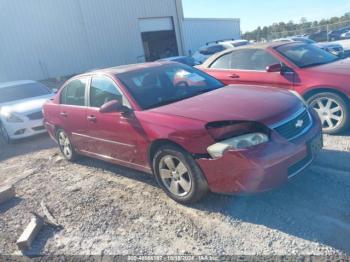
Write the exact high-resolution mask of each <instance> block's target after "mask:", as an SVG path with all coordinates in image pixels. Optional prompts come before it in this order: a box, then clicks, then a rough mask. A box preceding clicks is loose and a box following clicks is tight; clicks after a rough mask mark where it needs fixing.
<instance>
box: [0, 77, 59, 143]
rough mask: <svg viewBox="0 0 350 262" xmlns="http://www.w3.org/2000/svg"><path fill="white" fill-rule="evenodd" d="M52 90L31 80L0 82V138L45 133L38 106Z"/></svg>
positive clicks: (47, 97) (17, 137)
mask: <svg viewBox="0 0 350 262" xmlns="http://www.w3.org/2000/svg"><path fill="white" fill-rule="evenodd" d="M52 96H53V94H52V92H51V91H50V90H49V89H48V88H47V87H46V86H45V85H43V84H41V83H38V82H35V81H16V82H7V83H1V84H0V138H1V139H2V140H4V141H5V142H7V143H8V142H10V141H11V140H12V139H19V138H24V137H28V136H32V135H36V134H40V133H44V132H46V129H45V127H44V124H43V114H42V105H43V104H44V103H45V102H46V101H47V100H48V99H50V98H52Z"/></svg>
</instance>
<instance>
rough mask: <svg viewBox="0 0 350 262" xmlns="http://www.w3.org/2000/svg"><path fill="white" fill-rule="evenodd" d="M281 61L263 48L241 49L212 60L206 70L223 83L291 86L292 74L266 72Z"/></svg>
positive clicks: (290, 87)
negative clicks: (270, 66) (268, 67)
mask: <svg viewBox="0 0 350 262" xmlns="http://www.w3.org/2000/svg"><path fill="white" fill-rule="evenodd" d="M277 63H281V61H280V60H279V59H278V58H277V57H275V56H274V55H273V54H271V53H269V52H268V51H266V50H264V49H253V48H249V49H241V50H236V51H233V52H232V53H229V54H225V55H223V56H221V57H219V58H218V59H217V60H216V61H214V62H213V63H212V64H211V65H210V68H208V69H207V70H206V71H207V72H208V73H209V74H211V75H212V76H214V77H216V78H218V79H219V80H221V81H222V82H224V83H225V84H227V85H229V84H249V85H262V86H274V87H279V88H289V89H292V88H293V80H294V79H293V75H292V74H286V75H283V74H281V73H280V72H273V73H270V72H267V71H266V68H267V66H269V65H272V64H277Z"/></svg>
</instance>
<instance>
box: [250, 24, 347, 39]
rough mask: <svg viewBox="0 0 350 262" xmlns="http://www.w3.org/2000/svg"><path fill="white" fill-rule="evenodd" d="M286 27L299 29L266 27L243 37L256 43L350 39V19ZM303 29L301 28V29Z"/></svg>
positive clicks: (276, 25) (277, 26) (278, 25)
mask: <svg viewBox="0 0 350 262" xmlns="http://www.w3.org/2000/svg"><path fill="white" fill-rule="evenodd" d="M283 26H285V27H299V28H298V29H295V30H281V29H280V27H281V24H275V25H273V26H271V27H268V28H267V27H264V28H259V29H258V30H255V31H254V32H249V33H246V34H244V35H243V37H244V38H245V39H247V40H254V41H256V42H265V41H272V40H275V39H280V38H286V37H292V36H301V37H307V38H310V39H312V40H314V41H316V42H325V41H337V40H343V39H350V19H349V20H345V21H341V22H337V23H329V24H322V25H320V24H318V23H315V22H305V23H304V24H299V25H296V24H292V25H288V24H283ZM300 27H301V28H300Z"/></svg>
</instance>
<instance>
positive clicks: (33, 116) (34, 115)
mask: <svg viewBox="0 0 350 262" xmlns="http://www.w3.org/2000/svg"><path fill="white" fill-rule="evenodd" d="M27 117H28V118H29V119H30V120H38V119H43V118H44V116H43V112H41V111H38V112H35V113H32V114H29V115H27Z"/></svg>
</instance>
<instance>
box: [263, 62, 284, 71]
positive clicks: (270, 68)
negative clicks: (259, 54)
mask: <svg viewBox="0 0 350 262" xmlns="http://www.w3.org/2000/svg"><path fill="white" fill-rule="evenodd" d="M281 71H282V65H281V64H273V65H269V66H267V67H266V72H268V73H276V72H279V73H280V72H281Z"/></svg>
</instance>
